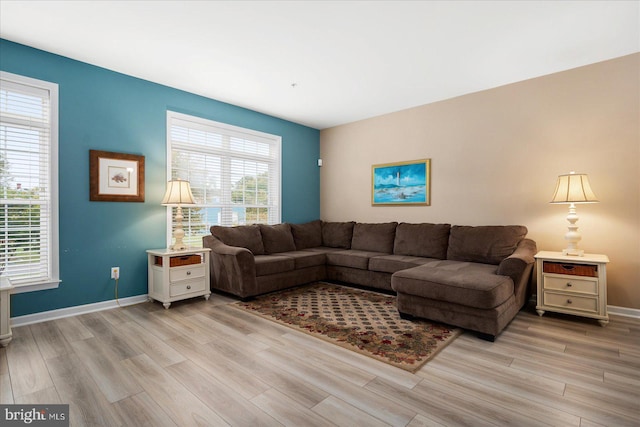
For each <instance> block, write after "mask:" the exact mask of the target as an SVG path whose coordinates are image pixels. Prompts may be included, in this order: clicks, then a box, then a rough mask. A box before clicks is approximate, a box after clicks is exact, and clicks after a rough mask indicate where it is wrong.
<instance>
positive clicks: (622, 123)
mask: <svg viewBox="0 0 640 427" xmlns="http://www.w3.org/2000/svg"><path fill="white" fill-rule="evenodd" d="M639 65H640V54H634V55H630V56H625V57H621V58H617V59H614V60H611V61H606V62H602V63H598V64H593V65H589V66H586V67H581V68H577V69H574V70H569V71H566V72H561V73H557V74H552V75H549V76H544V77H540V78H536V79H532V80H527V81H524V82H519V83H515V84H511V85H507V86H502V87H499V88H495V89H491V90H487V91H483V92H479V93H474V94H470V95H465V96H461V97H458V98H454V99H450V100H446V101H442V102H437V103H433V104H428V105H424V106H420V107H415V108H412V109H408V110H404V111H400V112H396V113H391V114H387V115H384V116H380V117H375V118H372V119H367V120H362V121H358V122H354V123H350V124H346V125H342V126H337V127H334V128H330V129H326V130H323V131H322V132H321V133H320V152H321V157H322V159H323V161H324V166H323V167H322V169H321V202H320V206H321V216H322V219H324V220H326V221H341V220H356V221H360V222H381V221H391V220H395V221H406V222H432V223H440V222H447V223H451V224H459V225H485V224H523V225H526V226H527V227H528V228H529V236H530V237H531V238H533V239H534V240H536V241H537V243H538V249H541V250H561V249H562V248H564V247H565V242H564V233H565V232H566V230H567V229H566V226H567V221H566V220H565V217H566V215H567V211H568V206H567V205H550V204H549V203H548V202H549V200H550V199H551V196H552V192H553V190H554V185H555V182H556V178H557V176H558V175H559V174H563V173H568V172H570V171H572V170H575V171H576V172H582V173H587V174H588V175H589V178H590V181H591V186H592V188H593V190H594V192H595V194H596V195H597V196H598V198H599V200H600V203H598V204H587V205H578V214H579V216H580V220H579V222H578V225H579V226H580V232H581V233H582V241H581V242H580V244H579V247H581V248H582V249H585V250H586V251H587V252H591V253H604V254H607V255H608V256H609V258H610V259H611V263H610V264H609V267H608V271H607V272H608V279H609V290H608V297H609V301H608V303H609V305H614V306H622V307H629V308H635V309H640V105H639V104H640V85H639V80H640V77H639V76H640V66H639ZM421 158H430V159H432V171H431V178H432V184H431V192H432V193H431V206H399V207H396V206H385V207H379V206H376V207H372V206H371V165H373V164H379V163H389V162H395V161H405V160H415V159H421Z"/></svg>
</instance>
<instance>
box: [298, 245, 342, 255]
mask: <svg viewBox="0 0 640 427" xmlns="http://www.w3.org/2000/svg"><path fill="white" fill-rule="evenodd" d="M305 251H308V252H321V253H323V254H327V253H329V252H342V251H344V249H340V248H330V247H329V246H316V247H315V248H307V249H305Z"/></svg>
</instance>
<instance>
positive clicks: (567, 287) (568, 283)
mask: <svg viewBox="0 0 640 427" xmlns="http://www.w3.org/2000/svg"><path fill="white" fill-rule="evenodd" d="M544 288H545V289H553V290H556V291H571V292H579V293H583V294H590V295H597V294H598V281H597V280H586V279H579V278H576V277H571V276H565V277H557V276H547V275H545V276H544Z"/></svg>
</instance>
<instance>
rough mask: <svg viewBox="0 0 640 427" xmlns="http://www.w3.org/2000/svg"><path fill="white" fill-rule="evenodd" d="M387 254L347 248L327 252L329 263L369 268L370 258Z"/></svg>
mask: <svg viewBox="0 0 640 427" xmlns="http://www.w3.org/2000/svg"><path fill="white" fill-rule="evenodd" d="M380 255H386V254H384V253H382V252H370V251H358V250H354V249H351V250H346V251H334V252H328V253H327V265H337V266H340V267H351V268H359V269H360V270H368V269H369V259H370V258H373V257H375V256H380Z"/></svg>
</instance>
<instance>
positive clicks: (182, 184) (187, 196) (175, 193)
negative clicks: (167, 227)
mask: <svg viewBox="0 0 640 427" xmlns="http://www.w3.org/2000/svg"><path fill="white" fill-rule="evenodd" d="M194 204H195V201H194V200H193V194H192V193H191V186H190V185H189V181H183V180H181V179H175V180H171V181H169V182H167V192H166V193H165V194H164V198H163V199H162V205H164V206H176V207H177V209H176V218H175V228H174V230H173V237H174V239H175V243H174V244H173V246H171V248H170V249H171V250H174V251H181V250H184V249H187V246H186V245H185V244H184V242H183V241H182V238H183V237H184V230H183V229H182V219H183V217H182V206H183V205H194Z"/></svg>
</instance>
